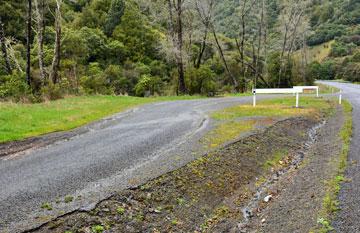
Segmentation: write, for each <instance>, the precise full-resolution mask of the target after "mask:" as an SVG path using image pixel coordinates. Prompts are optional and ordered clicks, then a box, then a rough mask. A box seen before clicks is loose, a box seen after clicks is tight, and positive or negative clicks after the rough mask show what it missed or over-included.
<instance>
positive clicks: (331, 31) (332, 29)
mask: <svg viewBox="0 0 360 233" xmlns="http://www.w3.org/2000/svg"><path fill="white" fill-rule="evenodd" d="M345 32H346V27H345V26H343V25H339V24H330V23H326V24H321V25H320V26H319V27H318V28H317V29H316V30H315V32H314V33H313V35H311V36H310V37H308V39H307V44H308V45H310V46H313V45H318V44H322V43H324V42H327V41H330V40H332V39H334V38H335V37H339V36H342V35H343V34H344V33H345Z"/></svg>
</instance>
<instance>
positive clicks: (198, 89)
mask: <svg viewBox="0 0 360 233" xmlns="http://www.w3.org/2000/svg"><path fill="white" fill-rule="evenodd" d="M30 6H31V7H30ZM359 9H360V0H349V1H348V0H322V1H321V0H306V1H304V0H179V1H172V0H152V1H147V0H127V1H125V0H27V1H23V0H1V4H0V16H1V17H0V25H1V27H0V46H1V56H0V98H1V99H13V100H20V99H27V100H30V101H41V100H44V99H56V98H61V97H62V96H64V95H66V94H76V95H82V94H117V95H118V94H129V95H138V96H148V95H169V94H184V93H185V94H204V95H212V94H213V93H216V92H230V91H241V92H244V91H246V90H248V89H250V88H252V87H254V86H257V87H267V86H269V87H287V86H291V85H294V84H301V83H311V82H312V81H313V80H314V78H327V79H328V78H335V77H339V78H344V79H349V80H350V79H351V80H354V81H356V80H358V79H359V72H358V71H359V63H358V62H359V56H360V55H359V53H358V52H357V51H358V46H359V45H360V36H359V31H360V30H359V21H360V10H359ZM331 40H335V42H334V43H332V44H331V48H330V53H329V57H328V58H326V59H324V60H323V61H322V64H320V63H317V62H316V61H312V59H311V57H309V50H310V49H311V47H312V46H318V47H319V46H322V45H323V44H324V43H325V44H324V46H327V43H326V42H328V41H331ZM326 49H327V48H326ZM295 52H296V56H294V53H295ZM329 67H331V68H330V69H329ZM329 70H331V72H328V71H329ZM325 71H327V72H325ZM350 76H351V78H350Z"/></svg>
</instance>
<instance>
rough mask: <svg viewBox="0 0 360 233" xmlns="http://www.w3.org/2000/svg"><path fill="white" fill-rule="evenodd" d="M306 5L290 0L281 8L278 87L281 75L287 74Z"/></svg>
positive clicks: (302, 2)
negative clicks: (281, 24) (281, 30)
mask: <svg viewBox="0 0 360 233" xmlns="http://www.w3.org/2000/svg"><path fill="white" fill-rule="evenodd" d="M306 5H307V1H306V0H292V1H288V2H286V3H285V4H284V6H283V11H282V14H281V17H280V18H281V21H282V22H283V41H282V47H281V53H280V68H279V75H278V87H280V85H281V78H282V75H283V74H284V73H286V72H287V67H288V65H289V63H290V59H291V53H292V52H293V48H294V43H295V40H296V38H297V34H298V28H299V25H300V24H301V23H303V22H304V10H305V9H306ZM285 53H286V54H287V56H286V61H284V57H285Z"/></svg>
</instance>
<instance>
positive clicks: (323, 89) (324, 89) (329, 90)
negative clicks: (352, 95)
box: [316, 83, 340, 94]
mask: <svg viewBox="0 0 360 233" xmlns="http://www.w3.org/2000/svg"><path fill="white" fill-rule="evenodd" d="M316 85H317V86H319V89H320V90H319V92H320V94H334V93H338V92H339V91H340V89H339V88H337V87H333V86H329V85H325V84H320V83H317V84H316Z"/></svg>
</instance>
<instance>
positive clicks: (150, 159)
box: [0, 96, 265, 232]
mask: <svg viewBox="0 0 360 233" xmlns="http://www.w3.org/2000/svg"><path fill="white" fill-rule="evenodd" d="M264 98H265V96H264ZM250 101H251V97H238V98H213V99H201V100H190V101H173V102H162V103H154V104H148V105H144V106H142V107H139V108H135V109H133V110H131V111H129V112H126V113H120V114H117V115H114V116H113V117H111V118H108V119H106V120H103V121H100V122H99V123H97V124H95V125H91V126H87V127H91V129H90V130H89V132H87V133H85V134H82V135H78V136H76V137H73V138H71V139H70V140H66V141H61V142H57V143H55V144H53V145H50V146H47V147H45V148H39V149H35V150H33V151H28V152H27V153H23V154H21V155H18V156H13V157H4V158H0V187H1V188H0V232H21V231H23V230H26V229H29V227H36V226H38V225H39V224H41V223H43V222H46V221H47V220H49V219H50V218H53V217H55V216H59V215H62V214H64V213H68V212H70V211H73V210H75V209H78V208H83V209H87V208H91V207H92V205H93V204H94V203H96V202H98V201H99V200H101V199H104V198H106V197H108V196H109V195H111V193H113V192H114V191H115V190H120V189H124V188H127V187H130V186H134V185H138V184H140V183H142V182H144V181H146V180H148V179H151V178H154V177H157V176H159V175H161V174H164V173H166V172H168V171H170V170H172V169H174V168H177V167H179V166H182V165H184V164H186V163H187V162H189V161H191V160H193V159H194V158H196V157H197V156H199V154H197V153H195V152H199V151H201V147H199V145H198V143H196V142H198V139H199V138H200V137H201V136H202V135H203V134H204V133H205V132H206V131H207V130H209V129H210V128H211V127H212V122H211V120H210V119H209V118H208V116H207V114H208V113H210V112H212V111H214V110H218V109H222V108H225V107H228V106H233V105H236V104H241V103H245V102H250ZM65 196H71V197H74V198H75V199H74V200H73V201H72V202H70V203H65V201H64V197H65ZM47 202H48V203H50V205H51V206H52V208H53V210H45V209H42V208H41V205H42V204H43V203H47Z"/></svg>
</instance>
